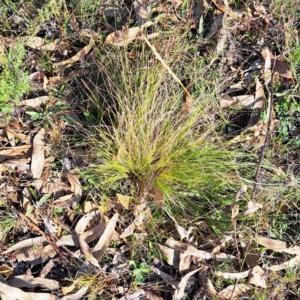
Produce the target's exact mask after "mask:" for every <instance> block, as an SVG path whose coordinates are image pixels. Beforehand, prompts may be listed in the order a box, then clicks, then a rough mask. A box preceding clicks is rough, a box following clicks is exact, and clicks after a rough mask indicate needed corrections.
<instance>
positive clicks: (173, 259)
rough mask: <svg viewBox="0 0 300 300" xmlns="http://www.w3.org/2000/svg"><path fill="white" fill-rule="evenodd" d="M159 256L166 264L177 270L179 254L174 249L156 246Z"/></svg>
mask: <svg viewBox="0 0 300 300" xmlns="http://www.w3.org/2000/svg"><path fill="white" fill-rule="evenodd" d="M157 245H158V248H159V250H160V252H161V254H162V255H163V256H164V258H165V259H166V260H167V263H168V264H169V265H170V266H172V267H174V268H175V269H178V268H179V253H178V252H177V251H175V250H174V249H171V248H169V247H166V246H163V245H160V244H157Z"/></svg>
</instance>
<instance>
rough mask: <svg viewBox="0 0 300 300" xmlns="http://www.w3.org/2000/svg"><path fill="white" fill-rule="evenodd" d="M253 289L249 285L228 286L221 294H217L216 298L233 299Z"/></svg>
mask: <svg viewBox="0 0 300 300" xmlns="http://www.w3.org/2000/svg"><path fill="white" fill-rule="evenodd" d="M252 288H253V287H252V286H251V285H246V284H237V285H230V286H228V287H227V288H225V289H224V290H222V291H221V292H219V294H218V296H220V297H223V298H225V299H228V300H229V299H235V298H237V297H238V296H240V295H242V294H243V293H245V292H247V291H249V290H251V289H252Z"/></svg>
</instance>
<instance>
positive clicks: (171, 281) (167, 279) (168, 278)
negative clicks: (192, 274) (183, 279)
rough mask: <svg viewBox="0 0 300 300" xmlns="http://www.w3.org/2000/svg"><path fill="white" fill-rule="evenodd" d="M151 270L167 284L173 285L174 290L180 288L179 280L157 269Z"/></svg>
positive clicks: (152, 268)
mask: <svg viewBox="0 0 300 300" xmlns="http://www.w3.org/2000/svg"><path fill="white" fill-rule="evenodd" d="M151 270H152V271H153V272H154V273H156V274H157V275H158V276H160V278H161V279H163V280H164V281H165V282H167V283H168V284H169V285H171V286H172V287H173V288H174V289H177V288H178V285H179V282H178V281H177V280H175V279H174V278H173V277H172V276H171V275H169V274H167V273H165V272H163V271H161V270H160V269H158V268H155V267H151Z"/></svg>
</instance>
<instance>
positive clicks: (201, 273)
mask: <svg viewBox="0 0 300 300" xmlns="http://www.w3.org/2000/svg"><path fill="white" fill-rule="evenodd" d="M207 270H208V267H204V268H201V270H200V271H199V279H200V282H201V284H202V285H203V286H205V288H206V290H208V291H209V293H211V294H213V295H217V294H218V292H217V291H216V289H215V287H214V285H213V283H212V282H211V280H210V279H209V278H208V277H207Z"/></svg>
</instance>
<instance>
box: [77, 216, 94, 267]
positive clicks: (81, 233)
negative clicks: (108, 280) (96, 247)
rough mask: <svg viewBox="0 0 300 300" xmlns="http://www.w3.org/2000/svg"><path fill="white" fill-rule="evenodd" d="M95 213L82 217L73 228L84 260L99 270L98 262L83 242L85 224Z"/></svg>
mask: <svg viewBox="0 0 300 300" xmlns="http://www.w3.org/2000/svg"><path fill="white" fill-rule="evenodd" d="M94 216H95V213H94V212H90V213H88V214H86V215H84V216H83V217H82V218H81V219H80V220H79V222H78V223H77V225H76V227H75V233H76V235H77V238H78V241H79V246H80V249H81V251H82V253H83V255H84V257H85V259H86V260H87V261H88V262H89V263H91V264H92V265H93V266H95V267H97V268H99V269H100V265H99V263H98V260H97V259H96V258H95V257H94V255H93V254H92V251H91V249H90V247H89V245H88V244H87V243H86V242H85V240H84V230H85V227H86V226H87V224H88V223H89V222H90V221H91V220H92V219H93V218H94Z"/></svg>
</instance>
